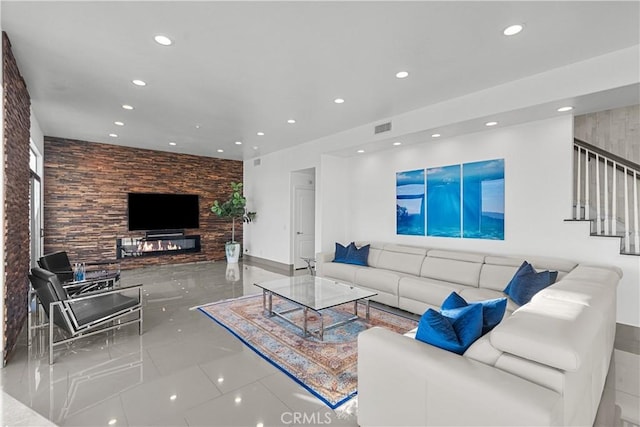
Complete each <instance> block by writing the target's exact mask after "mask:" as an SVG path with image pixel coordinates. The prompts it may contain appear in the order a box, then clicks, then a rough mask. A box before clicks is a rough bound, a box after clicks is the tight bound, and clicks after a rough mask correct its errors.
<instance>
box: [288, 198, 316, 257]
mask: <svg viewBox="0 0 640 427" xmlns="http://www.w3.org/2000/svg"><path fill="white" fill-rule="evenodd" d="M294 192H295V195H294V218H293V227H294V228H293V232H294V236H293V253H294V258H295V259H294V261H293V266H294V268H295V269H299V268H306V267H307V263H306V262H305V261H303V260H302V258H313V257H315V227H316V216H315V211H316V192H315V190H314V189H313V188H309V187H295V189H294Z"/></svg>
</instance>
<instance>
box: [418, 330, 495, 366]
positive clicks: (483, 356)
mask: <svg viewBox="0 0 640 427" xmlns="http://www.w3.org/2000/svg"><path fill="white" fill-rule="evenodd" d="M407 333H408V332H407ZM414 335H415V334H414ZM501 355H502V352H501V351H500V350H498V349H496V348H495V347H494V346H492V345H491V340H490V339H489V336H488V335H484V336H482V337H480V338H479V339H477V340H476V341H475V342H474V343H473V344H471V347H469V348H468V349H467V351H465V352H464V357H468V358H469V359H473V360H477V361H478V362H482V363H484V364H485V365H490V366H494V365H495V364H496V362H497V361H498V359H499V358H500V356H501Z"/></svg>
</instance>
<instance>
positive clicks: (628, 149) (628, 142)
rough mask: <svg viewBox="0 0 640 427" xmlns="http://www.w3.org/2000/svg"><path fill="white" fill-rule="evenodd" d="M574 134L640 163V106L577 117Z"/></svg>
mask: <svg viewBox="0 0 640 427" xmlns="http://www.w3.org/2000/svg"><path fill="white" fill-rule="evenodd" d="M574 136H575V137H576V138H578V139H581V140H583V141H585V142H588V143H589V144H592V145H595V146H597V147H600V148H602V149H604V150H607V151H609V152H610V153H613V154H616V155H618V156H620V157H622V158H625V159H627V160H631V161H632V162H634V163H638V164H640V105H632V106H629V107H623V108H616V109H613V110H606V111H598V112H596V113H590V114H584V115H581V116H576V117H575V118H574Z"/></svg>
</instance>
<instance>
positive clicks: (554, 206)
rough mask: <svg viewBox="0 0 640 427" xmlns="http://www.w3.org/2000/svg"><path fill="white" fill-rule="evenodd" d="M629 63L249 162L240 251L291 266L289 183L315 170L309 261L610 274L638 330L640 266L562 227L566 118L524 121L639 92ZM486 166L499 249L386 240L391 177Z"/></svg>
mask: <svg viewBox="0 0 640 427" xmlns="http://www.w3.org/2000/svg"><path fill="white" fill-rule="evenodd" d="M638 52H639V51H638V49H637V46H636V47H631V48H628V49H623V50H621V51H617V52H613V53H610V54H607V55H603V56H601V57H597V58H592V59H590V60H587V61H582V62H580V63H576V64H570V65H567V66H565V67H561V68H558V69H555V70H550V71H547V72H544V73H541V74H537V75H534V76H530V77H527V78H524V79H520V80H517V81H514V82H510V83H506V84H503V85H500V86H496V87H494V88H489V89H486V90H483V91H480V92H476V93H473V94H468V95H465V96H462V97H459V98H456V99H452V100H447V101H443V102H441V103H439V104H435V105H430V106H426V107H423V108H420V109H418V110H414V111H410V112H407V113H405V114H401V115H399V116H395V117H392V118H388V119H389V120H392V121H393V130H392V131H391V132H389V133H388V134H382V135H375V136H374V135H373V133H372V129H373V126H374V125H376V124H379V123H369V124H365V125H362V126H358V127H355V128H352V129H348V130H345V131H343V132H340V133H337V134H333V135H329V136H326V137H323V138H320V139H317V140H314V141H309V142H306V143H302V144H301V145H298V146H296V147H293V148H290V149H286V150H282V151H279V152H276V153H271V154H268V155H265V156H262V157H261V158H260V160H261V165H260V166H257V167H254V166H253V161H254V159H249V160H246V161H245V163H244V183H245V195H246V196H247V198H248V207H249V209H251V210H255V211H257V213H258V215H257V218H256V221H255V222H254V223H252V224H249V225H246V226H245V228H244V230H245V233H244V247H245V250H246V251H247V253H249V254H251V255H253V256H256V257H260V258H265V259H268V260H272V261H276V262H280V263H283V264H289V265H290V264H292V251H291V243H290V242H291V229H290V228H291V227H290V224H291V201H290V180H291V172H293V171H296V170H301V169H306V168H315V170H316V250H317V251H327V250H331V249H332V248H333V243H334V242H336V241H340V242H348V241H351V240H384V241H394V242H401V243H406V244H416V245H425V246H438V247H447V248H458V249H463V250H471V251H473V250H475V251H485V252H493V253H520V254H525V255H526V254H531V255H550V256H559V257H564V258H567V259H573V260H576V261H587V262H592V263H608V264H613V265H618V266H620V267H621V268H623V270H624V272H625V277H624V279H623V280H622V282H621V283H620V288H619V292H618V295H619V298H618V301H619V313H618V320H619V321H620V322H622V323H627V324H631V325H639V326H640V318H639V316H640V314H638V313H639V311H640V310H639V308H640V291H639V287H640V272H639V270H640V259H638V258H636V257H628V256H627V257H623V256H621V255H619V249H618V245H619V243H618V241H617V239H601V238H591V237H589V236H588V234H589V228H588V224H586V223H565V222H564V221H563V220H564V219H566V218H570V209H571V200H572V196H571V191H572V189H571V179H572V178H571V177H572V175H571V168H572V151H571V150H572V149H571V143H572V140H573V134H572V133H573V131H572V128H573V124H572V116H571V115H568V114H567V115H564V116H562V117H560V118H554V119H550V120H544V121H537V122H535V121H533V120H535V118H540V117H543V116H541V115H539V114H541V113H540V111H542V110H544V111H548V110H549V109H551V111H555V108H553V107H554V106H555V107H557V106H559V105H564V104H565V103H567V101H570V100H571V99H572V98H573V97H579V96H583V95H588V94H595V93H598V92H600V91H603V90H607V89H611V88H616V87H622V86H626V85H629V84H633V83H638V81H640V78H639V76H640V74H639V73H638V69H639V61H638V56H639V54H638ZM576 76H579V77H580V78H576ZM533 107H535V108H534V110H535V111H534V110H531V113H530V117H533V118H529V121H528V122H527V123H525V124H521V125H515V126H512V127H505V128H502V129H500V128H498V129H491V130H486V131H484V132H480V133H475V134H466V135H464V136H460V137H456V138H449V139H443V140H441V141H435V140H431V138H429V140H428V141H427V140H425V141H424V142H422V143H419V144H416V145H406V146H401V147H398V148H396V149H393V150H385V151H383V152H378V153H377V154H375V153H374V154H365V155H363V156H360V157H344V156H348V155H351V154H353V152H354V151H355V149H354V148H355V147H359V146H361V145H364V144H370V143H371V144H376V143H378V142H381V141H382V140H388V139H390V138H401V137H402V136H406V135H413V134H416V133H419V132H423V131H425V130H427V129H438V128H439V127H443V126H447V125H450V124H453V123H459V122H463V121H464V122H467V123H471V122H474V121H475V122H477V123H478V124H479V125H480V126H482V123H483V122H484V121H486V120H485V118H487V117H491V115H492V114H499V113H502V112H506V111H523V110H526V109H529V108H533ZM527 111H529V110H527ZM545 114H547V113H545ZM301 142H303V141H301ZM337 153H343V156H338V155H336V154H337ZM345 153H347V154H345ZM492 158H504V159H505V172H506V177H507V178H506V181H507V182H506V188H505V192H506V199H507V200H506V206H505V210H506V216H507V219H506V225H505V240H504V241H481V240H472V239H464V240H462V239H457V240H453V239H447V238H426V237H422V238H419V237H410V236H396V235H395V173H396V172H398V171H403V170H411V169H416V168H425V167H429V166H437V165H448V164H458V163H464V162H468V161H478V160H488V159H492ZM536 202H539V205H538V204H536ZM534 207H535V209H533V208H534Z"/></svg>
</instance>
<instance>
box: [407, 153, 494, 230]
mask: <svg viewBox="0 0 640 427" xmlns="http://www.w3.org/2000/svg"><path fill="white" fill-rule="evenodd" d="M396 233H397V234H405V235H413V236H425V235H426V236H438V237H458V238H459V237H464V238H470V239H491V240H504V159H495V160H486V161H482V162H473V163H464V164H462V165H450V166H442V167H434V168H428V169H418V170H412V171H405V172H398V173H397V174H396Z"/></svg>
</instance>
